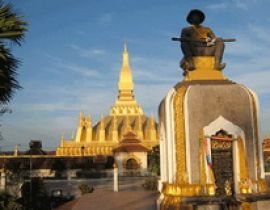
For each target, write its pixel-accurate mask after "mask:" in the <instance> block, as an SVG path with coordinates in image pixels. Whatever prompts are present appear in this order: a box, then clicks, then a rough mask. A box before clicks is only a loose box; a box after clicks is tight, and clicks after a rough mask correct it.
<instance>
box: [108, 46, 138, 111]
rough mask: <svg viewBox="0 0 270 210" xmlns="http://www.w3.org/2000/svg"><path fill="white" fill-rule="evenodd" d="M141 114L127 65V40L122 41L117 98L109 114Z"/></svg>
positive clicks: (130, 72)
mask: <svg viewBox="0 0 270 210" xmlns="http://www.w3.org/2000/svg"><path fill="white" fill-rule="evenodd" d="M138 114H143V110H142V108H141V107H140V106H139V105H138V104H137V102H136V100H135V96H134V83H133V76H132V71H131V68H130V65H129V54H128V47H127V42H125V43H124V49H123V55H122V67H121V70H120V74H119V81H118V98H117V100H116V102H115V104H114V105H113V106H112V108H111V111H110V115H116V116H126V115H138Z"/></svg>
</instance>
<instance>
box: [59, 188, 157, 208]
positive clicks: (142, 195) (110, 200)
mask: <svg viewBox="0 0 270 210" xmlns="http://www.w3.org/2000/svg"><path fill="white" fill-rule="evenodd" d="M157 198H158V193H156V192H148V191H121V192H113V191H111V190H105V189H96V190H95V191H94V192H93V193H91V194H86V195H84V196H82V197H80V198H78V199H76V200H74V201H71V202H69V203H66V204H64V205H63V206H61V207H59V208H58V209H57V210H154V209H156V200H157Z"/></svg>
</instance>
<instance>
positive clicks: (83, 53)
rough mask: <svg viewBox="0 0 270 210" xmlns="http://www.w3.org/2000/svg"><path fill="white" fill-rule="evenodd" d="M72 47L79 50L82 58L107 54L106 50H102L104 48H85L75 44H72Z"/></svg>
mask: <svg viewBox="0 0 270 210" xmlns="http://www.w3.org/2000/svg"><path fill="white" fill-rule="evenodd" d="M71 48H72V49H74V50H77V52H78V53H79V55H80V57H82V58H96V57H99V56H103V55H106V52H105V50H102V49H85V48H82V47H79V46H78V45H75V44H72V45H71Z"/></svg>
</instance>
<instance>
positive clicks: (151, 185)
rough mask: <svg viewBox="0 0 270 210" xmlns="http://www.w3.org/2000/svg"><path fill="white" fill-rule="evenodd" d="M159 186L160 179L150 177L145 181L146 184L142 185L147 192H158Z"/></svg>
mask: <svg viewBox="0 0 270 210" xmlns="http://www.w3.org/2000/svg"><path fill="white" fill-rule="evenodd" d="M157 185H158V179H157V177H149V178H147V179H145V180H144V183H143V184H142V186H143V188H144V189H145V190H151V191H156V190H157Z"/></svg>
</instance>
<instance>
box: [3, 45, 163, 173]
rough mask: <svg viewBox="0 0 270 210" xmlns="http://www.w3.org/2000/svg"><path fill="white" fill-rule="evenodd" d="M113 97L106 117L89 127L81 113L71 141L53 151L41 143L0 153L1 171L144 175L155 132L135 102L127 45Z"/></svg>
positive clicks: (151, 121)
mask: <svg viewBox="0 0 270 210" xmlns="http://www.w3.org/2000/svg"><path fill="white" fill-rule="evenodd" d="M118 91H119V93H118V98H117V100H116V102H115V104H114V105H113V106H112V108H111V110H110V114H109V115H108V116H105V117H104V116H103V115H101V118H100V120H99V121H98V122H97V123H96V124H95V125H94V126H93V125H92V119H91V117H90V116H89V117H87V116H85V115H84V113H82V112H81V113H80V117H79V125H78V128H77V133H76V136H75V137H72V138H71V139H64V138H63V137H62V139H61V141H60V145H59V147H58V148H57V149H56V151H50V152H47V151H43V150H42V143H41V141H38V140H33V141H31V142H30V144H29V147H30V148H29V150H28V151H26V152H21V151H18V148H17V147H16V149H15V151H14V152H7V153H2V155H1V154H0V156H1V157H0V167H1V168H2V169H4V168H7V166H9V167H10V169H14V170H16V169H21V170H22V171H23V170H25V171H27V170H30V168H31V170H32V172H31V173H32V175H33V174H36V175H37V176H53V173H52V171H57V169H61V170H62V171H63V170H64V169H68V170H70V169H82V168H88V169H90V168H93V169H106V168H107V169H112V166H113V164H114V162H115V163H116V165H118V167H119V169H120V170H119V173H120V174H122V175H128V174H131V173H134V174H136V173H137V174H138V173H139V174H141V175H143V174H144V173H145V172H146V171H147V168H148V166H147V154H148V152H150V151H151V150H153V148H154V147H156V146H158V145H159V131H158V127H157V123H156V121H155V119H154V117H153V116H151V117H148V116H146V115H144V112H143V109H142V107H141V106H140V105H139V104H138V103H137V102H136V100H135V96H134V84H133V78H132V72H131V69H130V66H129V55H128V51H127V46H126V45H125V47H124V52H123V63H122V69H121V72H120V78H119V82H118Z"/></svg>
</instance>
